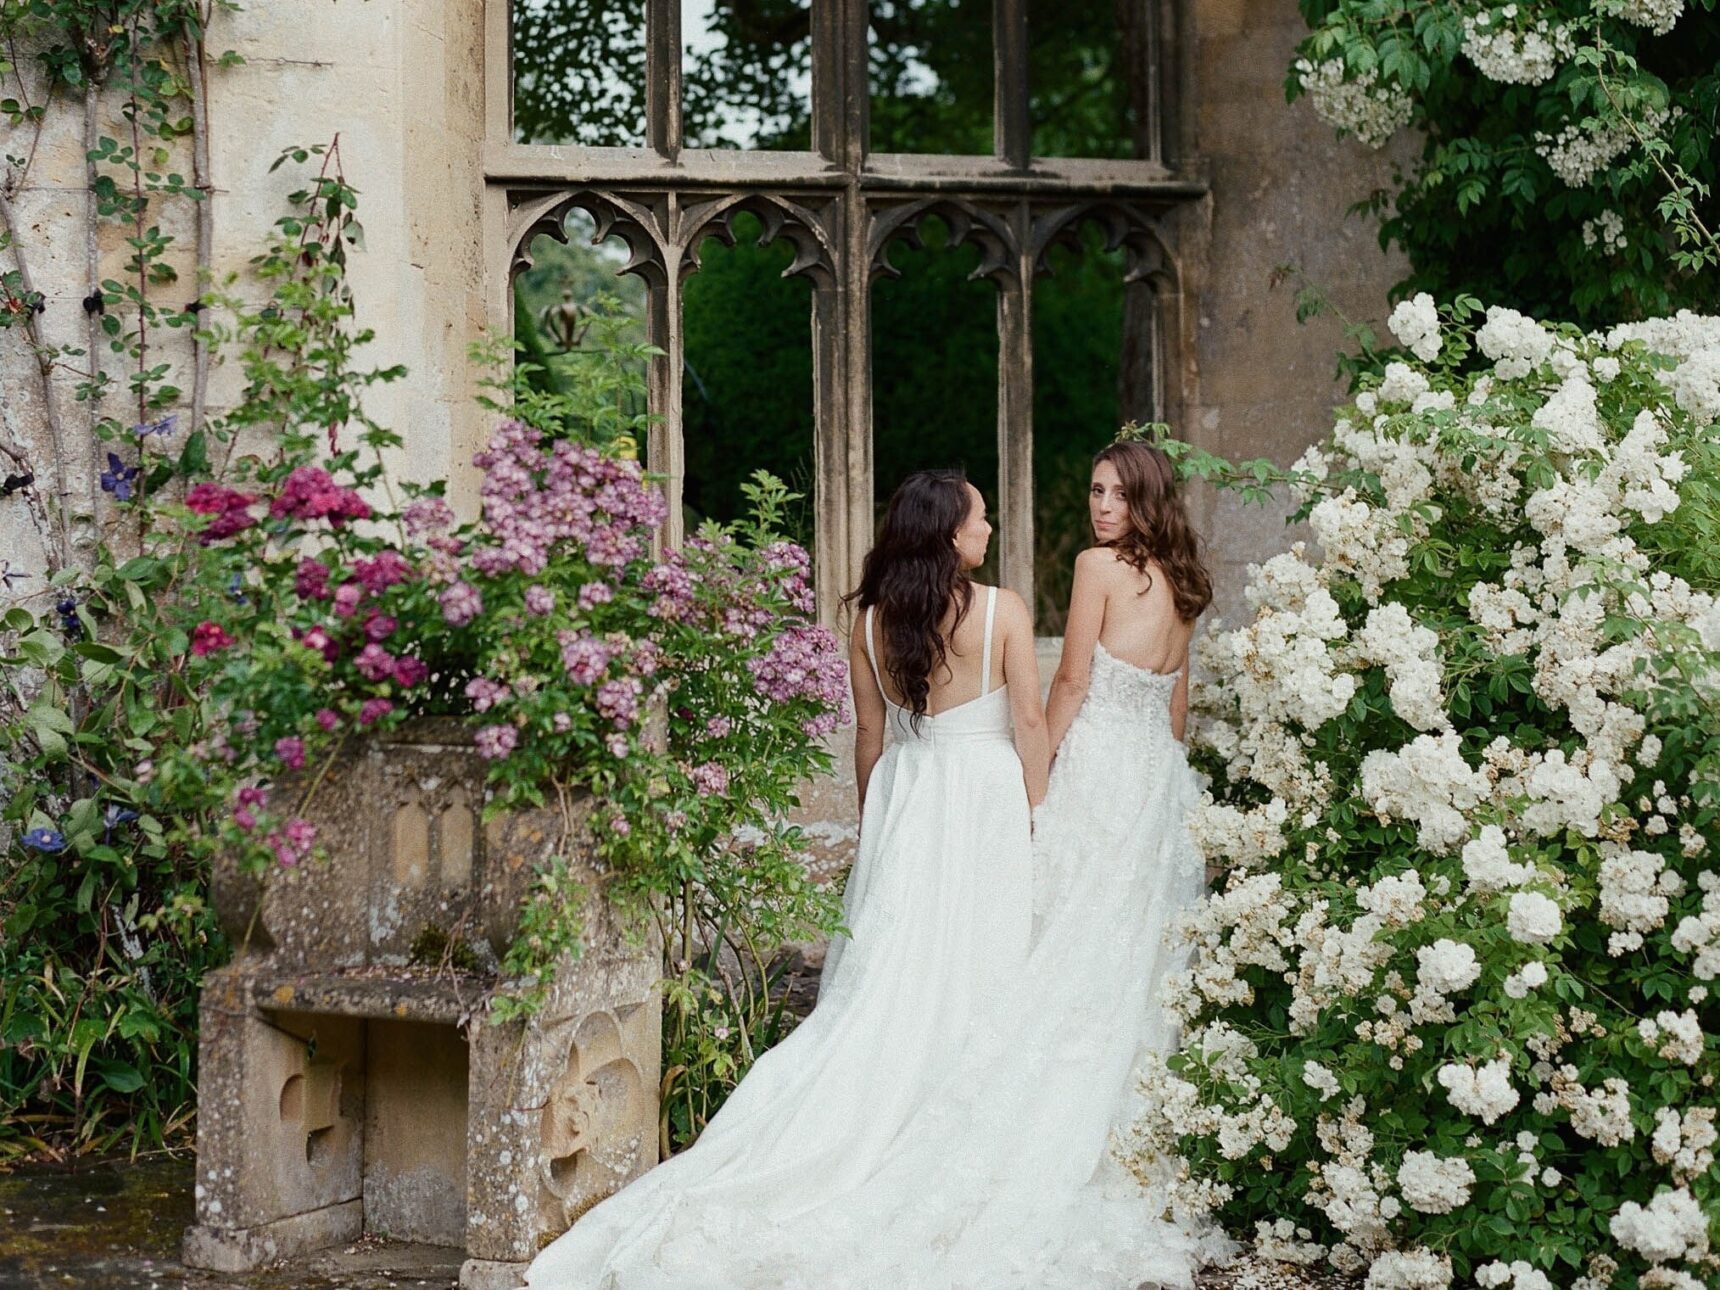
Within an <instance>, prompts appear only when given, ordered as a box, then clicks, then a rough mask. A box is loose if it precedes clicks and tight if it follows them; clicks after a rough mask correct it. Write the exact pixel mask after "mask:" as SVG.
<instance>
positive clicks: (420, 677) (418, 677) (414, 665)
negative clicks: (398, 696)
mask: <svg viewBox="0 0 1720 1290" xmlns="http://www.w3.org/2000/svg"><path fill="white" fill-rule="evenodd" d="M394 679H395V681H397V682H398V683H399V684H400V685H401V686H403V687H404V688H406V689H408V690H410V689H412V688H413V687H414V686H418V685H423V684H424V682H425V681H427V680H429V679H430V665H429V664H428V663H426V662H425V661H424V660H423V659H421V658H415V657H413V656H412V655H410V654H403V655H401V656H400V657H399V658H397V659H395V660H394Z"/></svg>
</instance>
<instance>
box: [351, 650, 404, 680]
mask: <svg viewBox="0 0 1720 1290" xmlns="http://www.w3.org/2000/svg"><path fill="white" fill-rule="evenodd" d="M352 665H353V666H354V667H356V668H357V669H358V674H359V675H360V676H362V677H363V678H364V679H365V680H367V681H386V680H387V679H388V678H389V677H391V676H393V675H394V655H392V654H390V653H389V652H388V651H387V650H385V649H383V648H382V646H380V645H378V644H377V643H376V642H375V641H372V642H371V643H370V644H368V645H366V646H365V647H364V648H363V649H362V650H360V651H359V652H358V657H357V658H355V659H354V660H353V661H352Z"/></svg>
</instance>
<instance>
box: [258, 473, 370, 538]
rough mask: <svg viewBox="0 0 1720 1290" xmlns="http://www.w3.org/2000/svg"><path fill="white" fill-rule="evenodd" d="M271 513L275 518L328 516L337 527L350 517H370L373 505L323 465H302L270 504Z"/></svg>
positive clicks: (322, 517) (298, 518) (355, 518)
mask: <svg viewBox="0 0 1720 1290" xmlns="http://www.w3.org/2000/svg"><path fill="white" fill-rule="evenodd" d="M269 514H270V515H273V516H274V517H275V518H276V519H281V518H283V517H285V516H291V517H292V518H293V519H296V520H324V519H326V520H327V521H328V522H329V523H330V524H333V525H335V526H336V527H337V528H338V527H339V526H340V525H342V524H344V523H346V522H347V521H348V520H364V519H369V518H370V507H369V506H368V505H367V504H366V503H365V500H364V498H362V497H360V496H359V495H358V493H357V491H356V490H355V489H351V488H343V487H342V486H341V485H339V484H337V483H335V481H334V476H332V475H330V474H329V473H328V471H326V470H324V469H323V468H322V467H321V466H299V467H296V468H295V469H294V470H293V472H292V473H291V474H290V475H288V476H287V479H286V482H285V483H284V484H283V485H282V486H281V491H280V492H279V493H278V494H276V496H275V500H274V501H273V502H271V503H270V504H269Z"/></svg>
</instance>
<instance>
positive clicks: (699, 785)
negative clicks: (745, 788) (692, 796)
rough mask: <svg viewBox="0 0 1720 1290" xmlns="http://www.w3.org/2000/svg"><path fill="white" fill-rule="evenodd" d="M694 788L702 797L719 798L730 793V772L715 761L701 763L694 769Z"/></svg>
mask: <svg viewBox="0 0 1720 1290" xmlns="http://www.w3.org/2000/svg"><path fill="white" fill-rule="evenodd" d="M693 787H694V788H696V789H698V790H699V796H700V797H714V796H719V795H721V794H723V793H726V792H728V791H729V772H728V771H726V770H724V769H723V768H722V767H721V766H719V765H718V764H717V763H716V762H714V761H707V762H701V763H700V764H699V765H697V766H695V767H693Z"/></svg>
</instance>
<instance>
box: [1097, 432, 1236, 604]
mask: <svg viewBox="0 0 1720 1290" xmlns="http://www.w3.org/2000/svg"><path fill="white" fill-rule="evenodd" d="M1102 461H1108V462H1110V463H1111V465H1112V467H1113V468H1115V470H1116V472H1117V477H1118V478H1119V479H1121V480H1122V482H1123V497H1124V499H1125V500H1126V501H1127V502H1128V504H1129V521H1130V528H1129V531H1128V532H1127V533H1125V534H1124V535H1123V536H1122V537H1120V538H1117V539H1116V540H1115V541H1112V542H1108V543H1106V545H1107V546H1110V547H1112V548H1113V549H1115V550H1116V552H1117V553H1118V554H1119V555H1121V556H1122V557H1123V559H1124V560H1126V561H1127V562H1128V563H1129V565H1130V566H1131V567H1133V568H1135V569H1138V570H1139V571H1140V572H1141V573H1143V574H1145V575H1146V577H1147V585H1148V586H1149V587H1151V586H1152V577H1153V572H1152V569H1151V568H1150V567H1149V566H1150V565H1152V564H1154V563H1157V564H1158V566H1159V568H1160V569H1162V570H1164V573H1165V577H1167V578H1169V579H1170V584H1171V596H1172V598H1173V599H1174V600H1175V601H1176V607H1177V616H1178V617H1179V618H1181V619H1182V620H1183V621H1184V622H1185V623H1192V622H1193V621H1194V620H1195V619H1197V618H1199V617H1200V616H1201V613H1202V612H1203V611H1204V610H1205V609H1206V607H1207V606H1208V605H1210V604H1211V603H1212V577H1211V575H1210V574H1208V573H1207V571H1206V565H1205V564H1204V563H1203V562H1202V560H1201V554H1200V548H1201V541H1200V535H1199V534H1197V533H1196V532H1195V531H1194V525H1193V524H1191V523H1189V518H1188V511H1187V509H1186V508H1185V507H1184V506H1183V498H1182V490H1181V489H1179V488H1178V487H1177V474H1176V469H1175V468H1174V467H1173V466H1172V465H1171V459H1170V458H1169V457H1167V456H1166V455H1165V454H1164V450H1163V449H1160V448H1155V447H1153V445H1152V444H1149V443H1140V442H1137V441H1126V442H1122V443H1114V444H1111V445H1110V446H1109V447H1106V448H1101V449H1100V450H1099V451H1098V453H1096V454H1095V455H1094V457H1093V468H1094V469H1095V470H1096V469H1098V466H1099V463H1100V462H1102Z"/></svg>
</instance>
